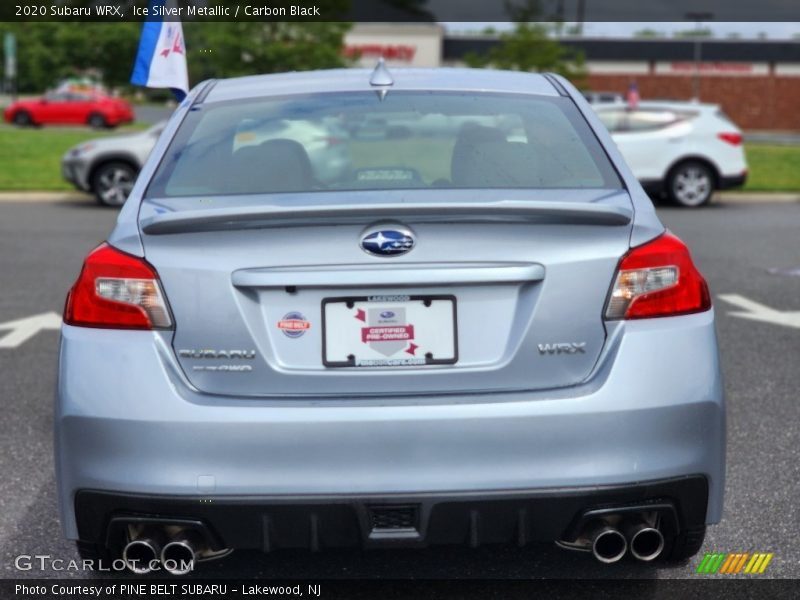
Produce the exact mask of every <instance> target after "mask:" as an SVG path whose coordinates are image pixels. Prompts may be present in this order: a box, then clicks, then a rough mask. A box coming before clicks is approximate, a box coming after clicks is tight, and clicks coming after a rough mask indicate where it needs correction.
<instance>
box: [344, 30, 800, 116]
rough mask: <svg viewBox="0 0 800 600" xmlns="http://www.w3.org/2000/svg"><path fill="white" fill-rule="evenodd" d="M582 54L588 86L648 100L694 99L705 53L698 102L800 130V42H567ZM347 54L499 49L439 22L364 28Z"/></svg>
mask: <svg viewBox="0 0 800 600" xmlns="http://www.w3.org/2000/svg"><path fill="white" fill-rule="evenodd" d="M562 42H563V43H564V44H565V45H567V46H571V47H573V48H575V49H576V50H580V51H581V52H582V53H583V54H584V57H585V59H586V67H587V70H588V77H587V79H586V80H585V81H584V82H583V85H584V87H586V88H588V89H591V90H594V91H613V92H619V93H622V94H624V93H625V91H626V90H627V89H628V85H629V84H630V82H631V81H636V83H637V85H638V87H639V93H640V95H641V97H642V98H643V99H671V100H689V99H691V98H692V97H693V96H694V82H695V61H694V59H695V53H696V52H697V51H698V50H699V53H700V57H701V58H700V62H699V63H697V64H698V65H699V77H698V78H697V79H698V81H699V98H700V100H701V101H703V102H712V103H715V104H719V105H721V106H722V108H723V110H724V111H725V112H726V113H728V114H729V115H730V116H731V118H732V119H733V120H734V121H735V122H736V123H737V124H738V125H739V126H740V127H742V128H743V129H749V130H776V131H780V130H784V131H800V40H798V41H774V40H714V39H706V40H701V41H700V46H699V48H698V47H697V46H696V41H695V40H692V39H610V38H568V39H564V40H562ZM345 44H346V50H345V51H346V52H347V53H350V54H351V55H356V54H359V55H361V56H362V62H363V64H364V65H370V66H371V65H373V64H374V63H375V59H376V57H377V56H381V55H383V56H384V57H385V58H386V60H387V62H388V63H389V65H407V66H424V67H435V66H440V65H444V66H449V65H460V64H462V63H463V57H464V55H465V54H466V53H467V52H478V53H483V52H486V51H488V50H489V48H490V47H491V46H493V45H494V44H497V39H496V38H495V37H490V36H464V35H459V36H455V35H448V34H447V33H446V32H445V30H444V29H443V28H442V27H441V26H439V25H436V24H433V23H428V24H425V23H416V24H404V23H359V24H357V25H356V26H355V27H354V28H353V30H352V31H351V32H350V33H349V34H348V36H347V39H346V42H345Z"/></svg>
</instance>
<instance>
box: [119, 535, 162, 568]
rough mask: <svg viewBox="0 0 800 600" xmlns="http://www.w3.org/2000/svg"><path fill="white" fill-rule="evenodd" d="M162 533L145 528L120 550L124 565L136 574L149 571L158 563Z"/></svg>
mask: <svg viewBox="0 0 800 600" xmlns="http://www.w3.org/2000/svg"><path fill="white" fill-rule="evenodd" d="M163 544H164V534H163V533H162V532H161V531H159V530H158V529H145V530H143V531H142V532H141V533H140V534H139V535H138V536H136V537H135V538H133V539H132V540H131V541H129V542H128V543H127V544H125V547H124V548H123V550H122V560H123V561H124V562H125V566H126V567H127V568H128V569H129V570H130V571H131V572H133V573H136V574H137V575H144V574H146V573H150V572H151V571H152V570H153V569H154V568H155V566H156V565H157V564H158V560H159V556H160V554H161V549H162V547H163Z"/></svg>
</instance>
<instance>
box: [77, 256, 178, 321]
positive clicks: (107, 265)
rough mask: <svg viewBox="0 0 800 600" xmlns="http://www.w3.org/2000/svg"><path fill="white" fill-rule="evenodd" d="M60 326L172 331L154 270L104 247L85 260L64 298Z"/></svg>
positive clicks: (133, 258)
mask: <svg viewBox="0 0 800 600" xmlns="http://www.w3.org/2000/svg"><path fill="white" fill-rule="evenodd" d="M64 323H66V324H67V325H78V326H81V327H106V328H113V329H167V328H170V327H172V319H171V318H170V316H169V309H168V308H167V302H166V300H165V299H164V294H163V293H162V292H161V285H160V284H159V281H158V274H157V273H156V271H155V269H153V267H151V266H150V265H149V264H148V263H147V262H146V261H145V260H144V259H143V258H138V257H136V256H131V255H130V254H126V253H124V252H122V251H120V250H117V249H116V248H112V247H111V246H109V245H108V244H101V245H100V246H98V247H97V248H95V249H94V250H92V251H91V252H90V253H89V256H87V257H86V260H85V261H84V263H83V269H81V274H80V275H79V276H78V280H77V281H76V282H75V285H73V286H72V289H71V290H70V291H69V295H68V296H67V304H66V306H65V307H64Z"/></svg>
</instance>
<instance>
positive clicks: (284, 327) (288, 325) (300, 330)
mask: <svg viewBox="0 0 800 600" xmlns="http://www.w3.org/2000/svg"><path fill="white" fill-rule="evenodd" d="M278 329H280V330H281V331H283V334H284V335H285V336H286V337H290V338H298V337H300V336H301V335H303V334H304V333H305V332H306V331H307V330H309V329H311V323H310V322H309V321H308V320H307V319H306V318H305V317H304V316H303V314H302V313H299V312H296V311H293V312H290V313H286V314H285V315H284V316H283V318H282V319H281V320H280V321H278Z"/></svg>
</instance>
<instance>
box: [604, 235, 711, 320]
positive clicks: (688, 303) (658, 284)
mask: <svg viewBox="0 0 800 600" xmlns="http://www.w3.org/2000/svg"><path fill="white" fill-rule="evenodd" d="M709 308H711V296H710V295H709V293H708V285H707V284H706V281H705V279H703V276H702V275H701V274H700V272H699V271H698V270H697V267H695V266H694V263H693V262H692V258H691V256H689V249H688V248H687V247H686V245H685V244H684V243H683V242H682V241H681V240H679V239H678V238H677V237H675V236H674V235H672V234H671V233H669V232H667V233H665V234H663V235H661V236H659V237H657V238H656V239H654V240H652V241H651V242H648V243H646V244H644V245H642V246H638V247H636V248H632V249H631V250H630V251H629V252H628V253H627V254H626V255H625V256H624V257H623V258H622V261H621V262H620V264H619V268H618V270H617V277H616V280H615V281H614V288H613V289H612V290H611V295H610V297H609V299H608V304H607V306H606V319H609V320H613V319H644V318H648V317H669V316H673V315H685V314H689V313H696V312H702V311H705V310H708V309H709Z"/></svg>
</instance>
